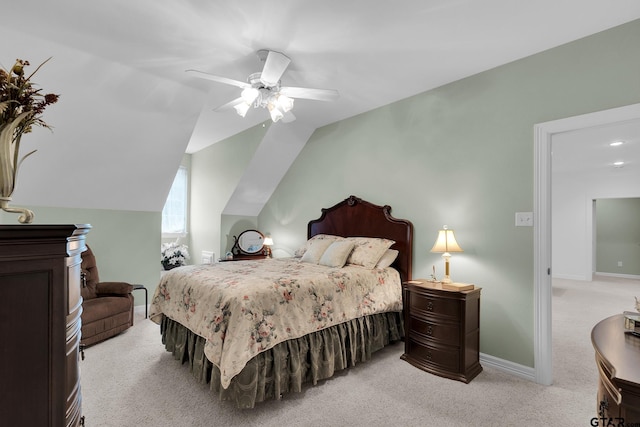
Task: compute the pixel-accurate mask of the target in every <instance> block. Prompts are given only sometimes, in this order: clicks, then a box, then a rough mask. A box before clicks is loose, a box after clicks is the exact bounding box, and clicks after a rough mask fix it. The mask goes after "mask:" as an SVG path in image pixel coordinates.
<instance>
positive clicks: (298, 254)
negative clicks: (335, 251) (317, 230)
mask: <svg viewBox="0 0 640 427" xmlns="http://www.w3.org/2000/svg"><path fill="white" fill-rule="evenodd" d="M325 239H329V240H331V241H332V242H333V241H335V240H343V239H344V237H340V236H334V235H332V234H316V235H315V236H313V237H311V238H310V239H309V240H307V241H306V242H305V244H304V245H302V246H300V247H299V248H298V249H297V250H296V251H295V252H294V253H293V256H294V257H296V258H300V257H301V256H302V255H304V253H305V252H306V251H307V249H309V245H310V242H313V241H315V240H325Z"/></svg>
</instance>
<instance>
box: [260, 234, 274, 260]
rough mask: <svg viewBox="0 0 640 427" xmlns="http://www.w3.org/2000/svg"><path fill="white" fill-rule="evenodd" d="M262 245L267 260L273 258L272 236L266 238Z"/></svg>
mask: <svg viewBox="0 0 640 427" xmlns="http://www.w3.org/2000/svg"><path fill="white" fill-rule="evenodd" d="M262 244H263V245H264V252H265V255H266V256H267V258H271V246H272V245H273V239H272V238H271V236H266V237H265V238H264V242H262Z"/></svg>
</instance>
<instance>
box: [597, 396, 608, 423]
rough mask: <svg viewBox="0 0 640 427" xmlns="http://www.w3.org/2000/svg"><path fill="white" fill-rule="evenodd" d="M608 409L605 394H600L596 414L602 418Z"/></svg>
mask: <svg viewBox="0 0 640 427" xmlns="http://www.w3.org/2000/svg"><path fill="white" fill-rule="evenodd" d="M608 409H609V401H608V399H607V396H606V395H605V396H602V400H601V401H600V406H599V407H598V416H599V417H600V418H604V417H605V416H606V415H607V410H608Z"/></svg>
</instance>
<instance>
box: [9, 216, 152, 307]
mask: <svg viewBox="0 0 640 427" xmlns="http://www.w3.org/2000/svg"><path fill="white" fill-rule="evenodd" d="M29 208H30V209H32V210H33V211H34V213H35V219H34V222H33V223H34V224H91V227H92V228H91V230H90V231H89V233H88V234H87V244H88V245H89V246H91V249H92V250H93V252H94V254H95V256H96V262H97V263H98V271H99V273H100V280H101V281H123V282H129V283H134V284H135V283H139V284H142V285H144V286H145V287H146V288H147V289H148V292H149V301H151V296H152V295H153V292H154V291H155V289H156V287H157V285H158V282H159V280H160V270H161V266H160V225H161V213H160V212H135V211H115V210H106V209H71V208H52V207H42V206H30V207H29ZM0 212H1V211H0ZM17 218H18V215H15V214H8V213H4V212H2V213H0V223H2V224H16V225H17V224H18V219H17ZM25 227H28V225H25ZM134 297H135V299H136V302H135V304H136V305H144V293H143V292H138V291H136V292H134Z"/></svg>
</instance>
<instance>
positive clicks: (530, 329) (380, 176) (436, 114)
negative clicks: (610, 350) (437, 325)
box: [258, 21, 640, 367]
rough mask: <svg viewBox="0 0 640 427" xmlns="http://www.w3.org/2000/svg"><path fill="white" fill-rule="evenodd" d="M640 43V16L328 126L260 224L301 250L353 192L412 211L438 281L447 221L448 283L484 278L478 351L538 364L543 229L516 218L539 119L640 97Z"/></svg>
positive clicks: (418, 256)
mask: <svg viewBox="0 0 640 427" xmlns="http://www.w3.org/2000/svg"><path fill="white" fill-rule="evenodd" d="M639 40H640V21H634V22H632V23H629V24H626V25H623V26H620V27H617V28H614V29H612V30H608V31H606V32H603V33H599V34H596V35H593V36H590V37H587V38H585V39H581V40H578V41H575V42H572V43H570V44H567V45H563V46H560V47H558V48H554V49H551V50H549V51H545V52H542V53H540V54H537V55H534V56H531V57H528V58H525V59H522V60H519V61H516V62H513V63H510V64H507V65H504V66H501V67H498V68H495V69H492V70H489V71H486V72H484V73H481V74H478V75H475V76H472V77H469V78H466V79H463V80H460V81H457V82H455V83H452V84H449V85H446V86H443V87H440V88H437V89H435V90H431V91H428V92H426V93H423V94H420V95H417V96H414V97H411V98H408V99H405V100H402V101H400V102H396V103H394V104H391V105H388V106H385V107H382V108H379V109H377V110H374V111H371V112H367V113H365V114H362V115H359V116H356V117H353V118H351V119H348V120H344V121H341V122H338V123H335V124H331V125H328V126H325V127H323V128H321V129H318V130H317V131H316V132H315V133H314V135H313V136H312V137H311V139H310V140H309V142H308V143H307V144H306V146H305V148H304V149H303V150H302V152H301V153H300V155H299V156H298V158H297V159H296V161H295V163H294V164H293V165H292V167H291V168H290V170H289V171H288V173H287V174H286V175H285V177H284V179H283V180H282V181H281V183H280V185H279V186H278V188H277V190H276V191H275V192H274V194H273V196H272V197H271V199H270V200H269V202H268V203H267V205H266V206H265V208H264V209H263V210H262V212H261V214H260V216H259V220H258V224H259V227H260V229H261V230H268V231H269V232H270V233H271V235H272V236H273V239H274V242H275V246H274V253H278V250H280V252H291V253H292V252H293V250H295V248H297V247H298V246H299V245H300V244H302V243H303V242H304V239H305V237H306V224H307V222H308V221H309V220H310V219H314V218H317V217H318V216H319V215H320V209H321V208H323V207H328V206H331V205H333V204H335V203H337V202H339V201H341V200H343V199H345V198H346V197H348V196H349V195H350V194H353V195H356V196H358V197H361V198H363V199H365V200H368V201H371V202H373V203H376V204H389V205H390V206H391V207H392V208H393V211H392V214H393V215H394V216H396V217H398V218H406V219H409V220H411V221H412V222H413V224H414V227H415V236H414V237H415V241H414V271H413V276H414V277H427V276H428V275H429V273H430V271H431V268H432V265H435V266H436V269H437V275H438V276H439V277H440V276H442V270H443V265H442V264H443V263H442V260H441V258H440V257H439V256H438V255H437V254H432V253H430V252H429V249H430V248H431V246H432V245H433V242H434V241H435V238H436V233H437V231H438V229H440V228H441V227H442V225H443V224H447V225H449V227H450V228H453V229H455V231H456V237H457V239H458V243H459V244H460V245H461V247H462V248H463V249H464V251H465V252H464V253H461V254H454V255H453V257H452V260H451V275H452V278H453V279H454V280H456V281H463V282H472V283H475V284H476V285H478V286H480V287H482V309H481V339H480V342H481V351H482V352H483V353H486V354H489V355H492V356H495V357H498V358H501V359H506V360H509V361H512V362H515V363H518V364H521V365H524V366H530V367H532V366H533V363H534V346H533V334H534V313H533V287H534V280H533V279H534V278H533V228H531V227H515V219H514V214H515V212H527V211H533V187H534V179H533V178H534V174H533V152H534V151H533V127H534V125H535V124H536V123H540V122H546V121H549V120H554V119H560V118H564V117H570V116H575V115H579V114H584V113H588V112H594V111H599V110H605V109H609V108H613V107H619V106H623V105H628V104H634V103H638V102H640V43H638V41H639ZM390 84H392V82H390Z"/></svg>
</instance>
